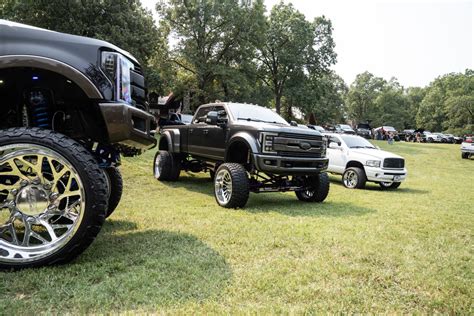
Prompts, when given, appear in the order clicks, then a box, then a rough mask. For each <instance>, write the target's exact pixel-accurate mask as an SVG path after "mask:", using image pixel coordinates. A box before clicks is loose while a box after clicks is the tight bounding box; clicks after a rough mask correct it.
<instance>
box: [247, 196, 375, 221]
mask: <svg viewBox="0 0 474 316" xmlns="http://www.w3.org/2000/svg"><path fill="white" fill-rule="evenodd" d="M243 211H245V212H249V213H269V212H276V213H280V214H283V215H287V216H308V217H340V216H361V215H365V214H369V213H374V212H376V210H375V209H371V208H368V207H361V206H356V205H353V204H350V203H341V202H332V201H327V200H326V201H324V202H323V203H307V202H301V201H299V200H298V199H297V198H296V196H294V197H291V196H288V195H282V196H281V197H279V198H277V199H276V198H275V197H271V196H269V195H267V194H259V195H256V194H254V195H251V196H250V199H249V202H248V204H247V206H246V207H245V208H244V209H243Z"/></svg>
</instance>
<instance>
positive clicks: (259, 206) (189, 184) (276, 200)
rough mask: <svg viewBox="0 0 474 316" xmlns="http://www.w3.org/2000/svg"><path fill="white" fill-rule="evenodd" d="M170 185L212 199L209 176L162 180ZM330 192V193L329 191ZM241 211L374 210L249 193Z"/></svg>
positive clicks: (322, 213)
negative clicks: (173, 180)
mask: <svg viewBox="0 0 474 316" xmlns="http://www.w3.org/2000/svg"><path fill="white" fill-rule="evenodd" d="M164 183H165V184H166V185H168V186H170V187H176V188H184V189H186V190H189V191H193V192H198V193H202V194H206V195H208V196H209V197H210V198H212V199H214V191H213V185H212V182H211V180H210V179H209V178H202V177H192V176H189V177H182V178H180V180H179V181H178V182H164ZM329 194H331V193H329ZM243 211H245V212H249V213H265V212H277V213H281V214H284V215H288V216H354V215H356V216H358V215H364V214H367V213H373V212H375V210H374V209H370V208H366V207H359V206H355V205H352V204H349V203H340V202H328V201H325V202H323V203H306V202H301V201H299V200H298V199H297V197H296V195H295V194H294V193H289V194H283V193H258V194H255V193H251V194H250V198H249V200H248V202H247V205H246V206H245V208H243Z"/></svg>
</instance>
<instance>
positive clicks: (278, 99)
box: [275, 93, 281, 114]
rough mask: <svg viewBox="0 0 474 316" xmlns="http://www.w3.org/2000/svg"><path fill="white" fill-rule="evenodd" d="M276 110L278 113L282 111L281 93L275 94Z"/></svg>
mask: <svg viewBox="0 0 474 316" xmlns="http://www.w3.org/2000/svg"><path fill="white" fill-rule="evenodd" d="M275 110H276V112H277V113H278V114H280V112H281V94H279V93H277V94H276V95H275Z"/></svg>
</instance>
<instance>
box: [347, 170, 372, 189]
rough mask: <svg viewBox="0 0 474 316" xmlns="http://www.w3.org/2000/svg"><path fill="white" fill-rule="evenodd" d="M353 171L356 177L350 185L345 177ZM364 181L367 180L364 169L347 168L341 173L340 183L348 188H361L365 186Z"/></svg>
mask: <svg viewBox="0 0 474 316" xmlns="http://www.w3.org/2000/svg"><path fill="white" fill-rule="evenodd" d="M351 172H352V173H355V175H356V179H355V182H354V183H352V185H349V184H348V183H347V181H345V178H346V177H347V176H349V175H350V173H351ZM365 182H367V177H366V175H365V171H364V170H363V169H361V168H358V167H350V168H347V169H346V170H345V171H344V173H343V174H342V184H343V185H344V186H345V187H346V188H348V189H363V188H364V187H365Z"/></svg>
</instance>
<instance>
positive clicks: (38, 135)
mask: <svg viewBox="0 0 474 316" xmlns="http://www.w3.org/2000/svg"><path fill="white" fill-rule="evenodd" d="M13 144H32V145H37V146H42V147H45V148H48V149H50V150H52V151H54V152H56V153H57V154H59V155H60V156H62V157H63V158H64V159H65V160H67V162H69V163H70V164H71V165H72V166H73V167H74V169H75V171H76V172H77V174H78V175H79V177H80V179H81V182H82V185H83V189H84V192H85V208H84V213H83V218H82V221H81V223H79V224H78V225H79V227H78V228H77V230H76V232H75V234H74V236H72V237H71V239H70V240H69V241H68V242H67V243H66V244H64V245H63V246H62V248H60V249H58V250H57V251H56V252H54V253H52V254H50V255H48V256H47V257H44V258H42V259H39V260H37V261H31V262H26V263H2V262H0V269H5V268H13V269H18V268H27V267H39V266H44V265H52V264H60V263H66V262H68V261H70V260H72V259H74V258H75V257H76V256H77V255H79V254H80V253H82V252H83V251H84V250H85V249H86V248H87V247H88V246H89V245H90V244H91V243H92V241H93V240H94V239H95V237H96V236H97V234H98V233H99V231H100V228H101V226H102V224H103V223H104V220H105V215H106V210H107V203H108V201H107V183H106V182H107V179H106V178H105V175H104V174H103V172H101V170H100V168H99V165H98V163H97V161H96V160H95V159H94V157H93V156H92V155H91V154H90V153H89V152H88V151H87V150H86V149H85V148H84V147H83V146H82V145H81V144H79V143H78V142H76V141H75V140H73V139H71V138H69V137H67V136H65V135H62V134H59V133H56V132H53V131H49V130H42V129H39V128H13V129H8V130H4V131H1V133H0V146H4V145H13Z"/></svg>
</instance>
